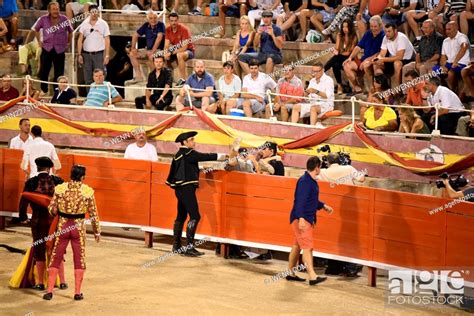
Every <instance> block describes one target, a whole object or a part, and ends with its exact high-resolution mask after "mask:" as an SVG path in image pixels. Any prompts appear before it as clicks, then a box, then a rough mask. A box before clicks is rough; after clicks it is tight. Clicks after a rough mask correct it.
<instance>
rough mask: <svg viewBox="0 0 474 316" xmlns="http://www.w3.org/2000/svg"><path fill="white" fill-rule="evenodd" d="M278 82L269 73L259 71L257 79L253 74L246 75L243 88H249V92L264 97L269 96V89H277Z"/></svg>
mask: <svg viewBox="0 0 474 316" xmlns="http://www.w3.org/2000/svg"><path fill="white" fill-rule="evenodd" d="M276 86H277V83H276V82H275V80H273V79H272V77H270V76H269V75H267V74H264V73H263V72H260V71H259V72H258V76H257V79H253V78H252V75H251V74H248V75H246V76H245V77H244V83H243V85H242V89H243V88H247V92H249V93H252V94H255V95H258V96H260V97H262V98H264V99H266V98H267V89H275V88H276Z"/></svg>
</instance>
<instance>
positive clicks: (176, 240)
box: [173, 221, 184, 252]
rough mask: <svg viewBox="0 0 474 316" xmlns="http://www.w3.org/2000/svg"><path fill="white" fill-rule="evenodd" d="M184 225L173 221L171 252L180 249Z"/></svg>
mask: <svg viewBox="0 0 474 316" xmlns="http://www.w3.org/2000/svg"><path fill="white" fill-rule="evenodd" d="M183 226H184V223H181V222H178V221H175V222H174V226H173V252H175V251H176V252H177V251H178V250H179V249H180V248H181V235H182V234H183Z"/></svg>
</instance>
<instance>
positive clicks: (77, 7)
mask: <svg viewBox="0 0 474 316" xmlns="http://www.w3.org/2000/svg"><path fill="white" fill-rule="evenodd" d="M71 10H72V13H74V15H75V16H76V15H79V14H81V13H84V5H83V4H80V3H79V2H71Z"/></svg>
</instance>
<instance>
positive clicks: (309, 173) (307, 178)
mask: <svg viewBox="0 0 474 316" xmlns="http://www.w3.org/2000/svg"><path fill="white" fill-rule="evenodd" d="M320 167H321V160H319V157H316V156H315V157H311V158H309V159H308V161H307V162H306V172H305V173H304V175H302V176H301V177H300V178H299V179H298V183H297V184H296V190H295V200H294V202H293V209H292V210H291V215H290V223H291V227H292V229H293V232H294V234H295V237H296V240H295V243H294V245H293V247H292V248H291V252H290V257H289V262H288V268H289V270H290V271H291V273H290V275H288V276H287V277H286V279H287V280H288V281H300V282H304V281H306V280H305V279H302V278H300V277H298V276H297V275H296V274H295V272H294V271H295V269H296V265H297V263H298V258H299V255H300V252H301V250H303V262H304V264H305V266H306V270H307V271H308V274H309V285H316V284H318V283H321V282H324V281H325V280H326V277H318V276H317V274H316V272H314V268H313V228H314V225H315V224H316V212H317V211H318V210H320V209H324V210H325V211H326V212H328V213H329V214H332V212H333V209H332V207H330V206H329V205H325V204H324V203H323V202H321V201H319V186H318V182H317V181H316V176H317V175H318V174H319V172H320V170H321V169H320Z"/></svg>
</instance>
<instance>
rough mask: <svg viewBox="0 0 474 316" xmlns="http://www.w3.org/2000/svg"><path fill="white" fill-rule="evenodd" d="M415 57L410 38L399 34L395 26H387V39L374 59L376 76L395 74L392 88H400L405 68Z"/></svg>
mask: <svg viewBox="0 0 474 316" xmlns="http://www.w3.org/2000/svg"><path fill="white" fill-rule="evenodd" d="M387 53H388V54H389V56H388V57H386V56H387ZM414 57H415V48H414V47H413V45H412V43H411V42H410V40H409V39H408V37H407V36H406V35H405V34H403V33H402V32H398V30H397V26H396V25H395V24H391V23H389V24H387V25H385V37H384V38H383V40H382V46H381V47H380V53H379V55H378V56H377V57H376V58H375V59H374V62H375V75H379V74H384V73H385V74H392V73H393V79H392V84H393V85H392V86H398V85H399V84H400V82H401V79H402V78H401V76H402V68H403V66H404V65H406V64H409V63H411V62H412V61H413V60H414Z"/></svg>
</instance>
